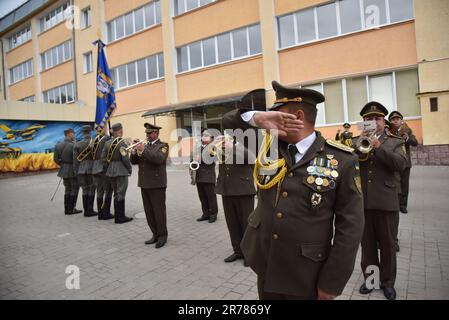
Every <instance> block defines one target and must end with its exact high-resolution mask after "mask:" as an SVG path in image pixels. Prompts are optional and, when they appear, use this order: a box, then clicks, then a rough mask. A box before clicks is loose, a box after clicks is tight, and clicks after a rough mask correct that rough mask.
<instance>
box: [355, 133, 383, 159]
mask: <svg viewBox="0 0 449 320" xmlns="http://www.w3.org/2000/svg"><path fill="white" fill-rule="evenodd" d="M375 133H376V131H373V132H372V133H371V134H370V135H369V136H360V137H359V138H358V139H357V142H356V144H355V148H356V149H357V150H359V152H360V153H362V154H368V153H370V152H371V150H373V138H374V137H375V138H378V137H379V136H378V135H376V134H375Z"/></svg>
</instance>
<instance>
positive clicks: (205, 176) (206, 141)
mask: <svg viewBox="0 0 449 320" xmlns="http://www.w3.org/2000/svg"><path fill="white" fill-rule="evenodd" d="M213 139H214V138H213V137H212V135H211V134H210V132H209V131H207V130H204V131H203V134H202V135H201V148H200V150H199V151H200V154H199V155H198V158H192V160H194V161H197V162H198V163H199V166H198V169H197V170H195V173H194V174H195V184H196V188H197V191H198V197H199V198H200V202H201V210H202V212H203V214H202V215H201V217H199V218H198V219H197V220H196V221H206V220H207V221H209V223H213V222H215V221H216V220H217V214H218V205H217V195H216V194H215V183H216V182H217V177H216V174H215V161H209V162H207V161H204V160H203V157H202V156H201V155H202V154H203V153H204V152H206V153H207V152H209V147H208V146H210V144H211V142H212V141H213Z"/></svg>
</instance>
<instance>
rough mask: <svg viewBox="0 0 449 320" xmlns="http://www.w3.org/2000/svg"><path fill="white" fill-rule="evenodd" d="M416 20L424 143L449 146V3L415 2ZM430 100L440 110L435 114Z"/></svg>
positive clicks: (444, 0) (431, 0)
mask: <svg viewBox="0 0 449 320" xmlns="http://www.w3.org/2000/svg"><path fill="white" fill-rule="evenodd" d="M415 18H416V22H415V24H416V47H417V56H418V63H419V64H418V71H419V86H420V94H419V95H418V97H419V99H420V104H421V114H422V125H423V136H424V144H425V145H437V144H448V143H449V125H448V123H449V36H448V30H449V1H447V0H429V1H415ZM430 98H437V99H438V111H435V112H431V110H430Z"/></svg>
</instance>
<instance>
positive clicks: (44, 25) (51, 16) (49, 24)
mask: <svg viewBox="0 0 449 320" xmlns="http://www.w3.org/2000/svg"><path fill="white" fill-rule="evenodd" d="M71 16H72V8H71V7H70V6H69V3H68V2H66V3H64V4H63V5H61V6H59V7H57V8H56V9H54V10H52V11H50V12H49V13H47V14H46V15H45V16H44V17H42V18H41V19H40V23H39V25H40V27H41V30H40V31H41V32H44V31H46V30H48V29H50V28H53V27H54V26H55V25H57V24H58V23H60V22H61V21H64V20H66V19H67V18H69V17H71Z"/></svg>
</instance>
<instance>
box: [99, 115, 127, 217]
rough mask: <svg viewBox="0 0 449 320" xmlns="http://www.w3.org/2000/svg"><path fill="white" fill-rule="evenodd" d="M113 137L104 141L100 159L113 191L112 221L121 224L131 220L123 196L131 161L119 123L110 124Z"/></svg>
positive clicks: (124, 196) (124, 195)
mask: <svg viewBox="0 0 449 320" xmlns="http://www.w3.org/2000/svg"><path fill="white" fill-rule="evenodd" d="M112 135H113V139H110V140H109V141H107V142H106V143H105V146H104V148H103V152H102V155H101V159H103V163H104V164H105V165H106V166H107V169H106V177H107V178H108V179H109V181H110V183H111V185H112V190H113V191H114V222H115V223H118V224H121V223H127V222H130V221H131V220H133V218H130V217H127V216H126V215H125V198H126V190H127V189H128V177H129V176H130V175H131V173H132V166H131V162H130V161H129V156H128V153H127V152H126V151H124V148H126V144H125V142H124V140H123V138H122V137H123V127H122V125H121V123H115V124H113V125H112Z"/></svg>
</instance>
